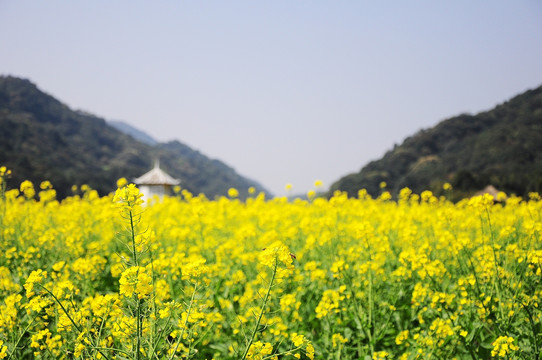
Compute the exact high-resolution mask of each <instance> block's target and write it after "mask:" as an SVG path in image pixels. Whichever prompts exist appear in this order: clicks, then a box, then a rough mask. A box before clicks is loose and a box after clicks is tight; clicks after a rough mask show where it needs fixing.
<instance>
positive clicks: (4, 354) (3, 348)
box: [0, 340, 8, 359]
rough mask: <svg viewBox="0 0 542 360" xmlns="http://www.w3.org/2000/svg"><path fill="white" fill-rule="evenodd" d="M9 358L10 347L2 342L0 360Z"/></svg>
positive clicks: (0, 342) (0, 343)
mask: <svg viewBox="0 0 542 360" xmlns="http://www.w3.org/2000/svg"><path fill="white" fill-rule="evenodd" d="M7 356H8V347H7V346H5V345H4V341H3V340H0V359H4V358H6V357H7Z"/></svg>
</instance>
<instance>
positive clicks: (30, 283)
mask: <svg viewBox="0 0 542 360" xmlns="http://www.w3.org/2000/svg"><path fill="white" fill-rule="evenodd" d="M46 277H47V271H43V270H41V269H38V270H34V271H32V272H31V273H30V275H29V276H28V278H27V279H26V282H25V284H24V288H25V289H26V297H28V298H31V297H32V296H33V295H35V292H34V284H36V283H37V284H39V283H40V282H41V281H42V280H43V279H45V278H46Z"/></svg>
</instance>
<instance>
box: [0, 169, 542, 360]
mask: <svg viewBox="0 0 542 360" xmlns="http://www.w3.org/2000/svg"><path fill="white" fill-rule="evenodd" d="M0 170H1V171H0V178H1V182H2V183H1V184H0V186H1V190H0V191H1V193H0V194H1V199H0V243H1V250H2V254H3V256H2V257H1V258H0V359H3V358H7V359H294V358H298V359H453V358H456V359H490V358H503V359H504V358H507V359H538V358H539V356H540V348H541V347H542V335H541V333H542V331H541V330H542V328H541V325H540V323H541V322H540V320H541V316H542V312H541V310H540V307H539V302H540V301H541V297H542V286H541V280H542V243H541V241H540V235H541V234H542V213H541V212H542V201H541V200H540V197H539V196H538V195H537V194H532V196H531V198H530V199H523V200H522V199H519V198H515V197H509V198H508V199H507V200H506V202H505V203H503V204H494V203H493V199H492V198H491V197H489V196H487V197H476V198H472V199H467V200H463V201H461V202H459V203H457V204H453V203H451V202H449V201H447V200H446V199H445V198H436V197H435V196H433V195H432V194H431V193H430V192H424V193H422V194H420V195H416V194H412V193H411V192H410V191H409V190H408V189H404V190H403V191H401V194H400V196H399V198H398V199H397V200H392V199H391V198H390V196H389V193H387V192H384V193H383V194H382V195H381V196H380V197H379V198H376V199H373V198H370V197H369V196H367V195H366V193H365V192H363V191H360V193H359V197H358V198H356V199H352V198H347V197H346V195H344V194H341V193H337V194H335V196H333V197H332V198H331V199H323V198H314V197H311V198H310V199H309V200H295V201H287V200H286V199H285V198H275V199H265V197H264V195H263V194H260V195H256V194H253V195H252V197H250V198H249V199H247V200H246V201H240V200H238V199H237V198H236V196H235V195H236V192H235V191H231V192H230V195H231V196H230V197H228V198H226V197H223V198H220V199H216V200H212V201H211V200H208V199H206V198H205V197H203V196H192V195H191V194H189V193H188V192H185V191H183V192H182V196H177V197H171V198H165V199H163V200H161V201H158V200H155V201H154V203H153V204H152V205H151V206H146V204H141V201H142V200H141V199H140V195H139V191H138V189H137V188H135V187H134V186H132V185H125V184H124V183H120V184H119V185H121V187H120V188H119V189H118V190H117V192H116V193H115V194H111V195H109V196H106V197H99V196H98V195H97V193H96V192H95V191H93V190H91V189H89V188H88V187H85V186H83V187H82V189H78V190H77V193H78V194H79V195H74V196H73V197H70V198H67V199H65V200H63V201H62V202H58V201H56V200H55V193H54V190H53V189H52V186H51V184H49V183H48V182H44V183H42V184H41V185H40V186H39V188H36V189H35V188H34V186H33V185H32V184H30V183H29V182H25V183H23V184H21V187H20V188H19V189H18V190H9V191H6V190H5V189H6V178H7V175H8V171H7V170H6V169H5V168H1V169H0ZM35 198H39V199H40V200H39V201H36V200H35Z"/></svg>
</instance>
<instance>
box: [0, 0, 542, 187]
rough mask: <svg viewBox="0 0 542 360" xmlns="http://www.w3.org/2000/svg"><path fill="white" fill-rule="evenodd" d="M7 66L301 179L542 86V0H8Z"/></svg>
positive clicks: (168, 133) (244, 169) (347, 166)
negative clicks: (440, 122) (451, 119)
mask: <svg viewBox="0 0 542 360" xmlns="http://www.w3.org/2000/svg"><path fill="white" fill-rule="evenodd" d="M0 74H4V75H7V74H9V75H15V76H20V77H24V78H28V79H30V80H31V81H33V82H34V83H36V84H37V85H38V87H40V89H42V90H43V91H45V92H47V93H49V94H51V95H53V96H55V97H57V98H58V99H59V100H61V101H63V102H65V103H66V104H67V105H69V106H70V107H71V108H73V109H81V110H85V111H88V112H91V113H94V114H96V115H98V116H100V117H104V118H106V119H114V120H122V121H125V122H127V123H130V124H132V125H134V126H136V127H138V128H140V129H141V130H143V131H145V132H147V133H149V134H150V135H152V136H153V137H155V138H156V139H158V140H160V141H166V140H172V139H178V140H180V141H182V142H184V143H186V144H187V145H189V146H191V147H193V148H195V149H197V150H199V151H201V152H202V153H204V154H206V155H208V156H210V157H212V158H218V159H220V160H223V161H224V162H226V163H227V164H229V165H230V166H232V167H234V168H235V169H236V170H237V171H238V172H239V173H241V174H242V175H245V176H248V177H250V178H253V179H255V180H257V181H259V182H260V183H262V184H263V185H264V186H265V187H267V188H268V189H269V190H271V191H272V192H274V193H275V194H277V195H283V194H285V191H284V186H285V184H286V183H291V184H293V187H294V188H293V192H294V193H301V192H305V191H307V190H309V189H310V188H312V184H313V182H314V180H316V179H321V180H323V182H324V185H325V186H326V187H327V186H329V185H330V184H331V183H332V182H333V181H335V180H337V179H338V178H340V177H341V176H342V175H345V174H347V173H350V172H355V171H359V169H360V168H361V167H362V166H363V165H365V164H366V163H367V162H369V161H371V160H374V159H377V158H379V157H380V156H382V155H383V154H384V153H385V152H386V151H387V150H389V149H390V148H392V147H393V145H394V143H401V141H402V140H403V139H404V138H405V137H407V136H409V135H412V134H414V133H415V132H416V131H417V130H419V129H421V128H427V127H430V126H433V125H435V124H436V123H438V122H439V121H441V120H444V119H446V118H449V117H452V116H455V115H458V114H460V113H464V112H470V113H477V112H479V111H483V110H488V109H490V108H492V107H494V106H495V105H496V104H498V103H502V102H503V101H505V100H507V99H509V98H510V97H512V96H514V95H516V94H518V93H520V92H523V91H525V90H527V89H531V88H534V87H537V86H539V85H541V84H542V1H540V0H530V1H529V0H518V1H509V0H507V1H500V0H492V1H489V0H488V1H472V0H468V1H463V0H459V1H447V2H445V1H429V0H428V1H347V0H342V1H302V0H288V1H286V0H284V1H281V0H275V1H248V0H247V1H133V0H131V1H125V0H117V1H105V0H103V1H102V0H98V1H68V0H63V1H59V0H48V1H37V0H36V1H31V0H28V1H27V0H0ZM0 131H1V130H0Z"/></svg>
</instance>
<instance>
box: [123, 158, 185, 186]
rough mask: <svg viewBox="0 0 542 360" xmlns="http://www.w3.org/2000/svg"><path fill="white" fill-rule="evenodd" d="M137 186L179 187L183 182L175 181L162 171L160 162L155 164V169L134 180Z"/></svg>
mask: <svg viewBox="0 0 542 360" xmlns="http://www.w3.org/2000/svg"><path fill="white" fill-rule="evenodd" d="M134 182H135V183H136V184H137V185H178V184H180V183H181V180H179V179H175V178H173V177H172V176H170V175H168V174H166V173H165V172H164V171H163V170H162V169H160V162H159V161H155V162H154V168H153V169H152V170H151V171H149V172H147V173H145V174H143V175H141V176H140V177H138V178H135V179H134Z"/></svg>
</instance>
